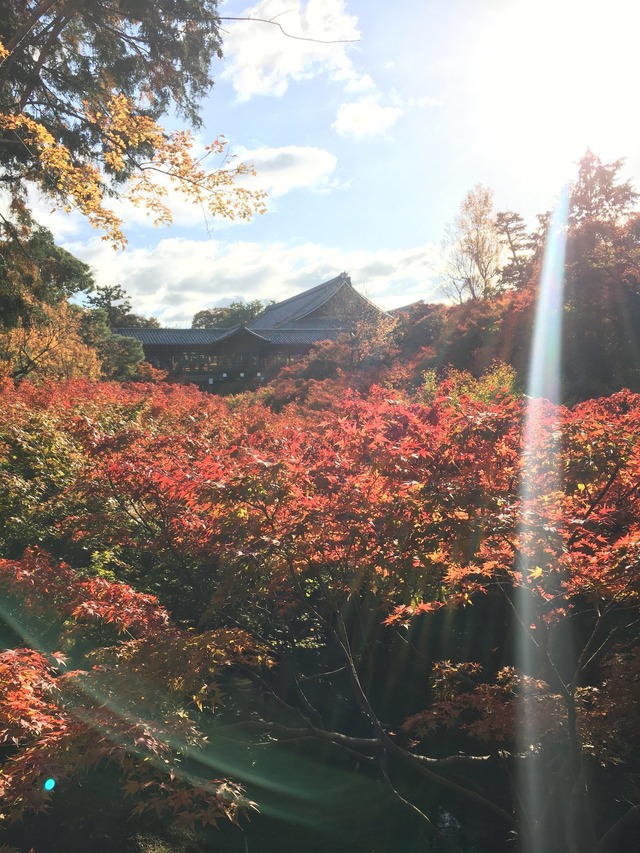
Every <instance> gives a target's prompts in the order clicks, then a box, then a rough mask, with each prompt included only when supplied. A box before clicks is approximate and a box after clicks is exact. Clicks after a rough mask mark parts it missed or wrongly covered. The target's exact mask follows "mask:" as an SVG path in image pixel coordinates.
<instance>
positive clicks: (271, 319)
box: [249, 272, 352, 331]
mask: <svg viewBox="0 0 640 853" xmlns="http://www.w3.org/2000/svg"><path fill="white" fill-rule="evenodd" d="M345 285H346V286H347V287H351V286H352V285H351V279H350V278H349V276H348V275H347V274H346V273H344V272H343V273H340V275H338V276H336V277H335V278H332V279H331V280H330V281H325V282H324V283H323V284H319V285H317V286H316V287H312V288H311V289H310V290H305V291H304V293H298V294H297V295H296V296H291V297H290V298H289V299H285V300H284V301H283V302H278V303H277V304H276V305H271V306H270V307H269V308H267V309H266V311H264V312H263V313H262V314H261V315H260V316H259V317H258V318H257V319H256V320H254V321H253V323H251V325H250V327H249V328H250V329H254V330H256V331H262V330H263V329H278V328H291V327H292V326H294V325H295V326H297V325H298V322H299V321H300V320H302V319H303V318H304V317H306V316H307V315H308V314H311V312H312V311H316V310H317V309H318V308H320V306H321V305H324V303H325V302H327V300H329V299H330V298H331V297H332V296H333V295H334V294H336V293H337V292H338V291H339V290H340V288H341V287H344V286H345Z"/></svg>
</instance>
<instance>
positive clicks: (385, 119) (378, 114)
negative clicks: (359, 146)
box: [332, 95, 403, 139]
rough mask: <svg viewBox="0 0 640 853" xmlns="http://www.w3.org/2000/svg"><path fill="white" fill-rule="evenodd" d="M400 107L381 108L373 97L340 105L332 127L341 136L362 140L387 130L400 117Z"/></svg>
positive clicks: (401, 111)
mask: <svg viewBox="0 0 640 853" xmlns="http://www.w3.org/2000/svg"><path fill="white" fill-rule="evenodd" d="M402 113H403V110H402V108H401V107H382V106H380V104H379V103H378V100H377V98H376V97H375V96H373V95H369V96H368V97H366V98H361V99H360V100H359V101H352V102H350V103H347V104H341V105H340V108H339V109H338V115H337V116H336V120H335V121H334V123H333V125H332V127H333V129H334V130H335V131H336V132H337V133H339V134H340V135H341V136H353V137H355V138H356V139H362V138H363V137H365V136H376V135H377V134H380V133H384V132H385V131H387V130H389V128H390V127H392V126H393V125H394V124H395V123H396V121H397V120H398V119H399V118H400V116H401V115H402Z"/></svg>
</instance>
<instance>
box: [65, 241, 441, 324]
mask: <svg viewBox="0 0 640 853" xmlns="http://www.w3.org/2000/svg"><path fill="white" fill-rule="evenodd" d="M66 248H68V249H69V250H70V251H71V252H73V253H74V254H75V255H77V256H78V257H80V258H82V260H84V261H86V262H87V263H89V264H90V265H91V266H92V267H93V268H94V269H95V271H96V275H97V280H98V283H99V284H103V285H104V284H115V283H119V284H121V285H122V286H123V287H124V289H125V290H126V291H127V292H128V293H129V294H130V295H131V297H132V299H133V306H134V310H135V311H137V312H139V313H142V314H146V315H154V316H156V317H158V318H159V319H160V321H161V322H162V323H163V324H164V325H166V326H178V327H179V326H183V327H184V326H189V325H190V323H191V318H192V317H193V315H194V314H195V312H196V311H199V310H200V309H202V308H208V307H211V306H213V305H224V304H228V303H229V302H231V301H233V300H236V299H240V298H242V299H246V300H250V299H262V300H268V299H276V300H281V299H286V298H287V297H289V296H292V295H294V294H295V293H299V292H300V291H302V290H306V289H307V288H309V287H313V286H315V285H316V284H320V283H321V282H322V281H326V280H327V279H329V278H332V277H333V276H335V275H337V274H338V273H340V272H342V271H343V270H346V271H347V272H348V273H349V274H350V275H351V280H352V281H353V283H354V285H355V286H356V287H358V288H359V289H360V290H361V291H362V292H363V293H365V294H366V296H368V297H369V298H370V299H372V300H373V301H374V302H376V303H377V304H378V305H380V306H381V307H383V308H393V307H397V306H399V305H405V304H407V303H409V302H413V301H416V300H418V299H431V298H434V283H433V281H432V280H431V277H430V269H431V268H432V266H433V264H434V259H435V258H436V257H437V248H436V247H434V246H431V245H428V246H418V247H414V248H410V249H394V250H391V249H378V250H376V251H365V250H359V249H358V250H344V249H338V248H334V247H331V246H323V245H320V244H318V243H303V244H300V245H297V246H289V245H286V244H285V243H258V242H250V241H242V240H237V241H222V240H186V239H179V238H168V239H165V240H161V241H160V242H159V243H158V244H157V245H156V246H154V247H150V248H145V249H129V250H127V251H126V252H124V253H114V252H113V250H111V249H109V247H108V246H106V245H105V244H104V243H103V242H101V241H100V239H99V238H94V239H93V240H91V241H90V242H89V243H84V244H80V243H68V244H66Z"/></svg>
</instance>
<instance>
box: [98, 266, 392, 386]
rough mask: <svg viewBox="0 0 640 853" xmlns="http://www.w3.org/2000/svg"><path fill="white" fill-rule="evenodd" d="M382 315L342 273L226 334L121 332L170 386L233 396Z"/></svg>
mask: <svg viewBox="0 0 640 853" xmlns="http://www.w3.org/2000/svg"><path fill="white" fill-rule="evenodd" d="M376 316H384V312H383V311H381V310H380V309H379V308H377V307H376V306H375V305H374V304H373V303H372V302H370V301H369V300H368V299H366V298H365V297H364V296H362V295H361V294H359V293H358V291H357V290H356V289H355V288H354V287H353V285H352V284H351V279H350V278H349V276H348V275H347V274H346V273H341V274H340V275H339V276H336V278H332V279H331V280H330V281H325V282H324V283H323V284H319V285H317V286H316V287H312V288H311V289H310V290H305V291H304V292H303V293H299V294H298V295H297V296H292V297H290V298H289V299H285V300H284V302H278V303H275V304H274V305H271V306H269V307H268V308H267V309H266V310H265V311H264V312H263V313H262V314H260V316H259V317H257V318H256V319H255V320H254V321H253V323H251V324H250V325H249V326H234V327H233V328H230V329H149V328H145V329H137V328H136V329H133V328H131V329H125V328H117V329H114V330H113V331H114V332H115V333H116V334H118V335H123V336H125V337H132V338H137V339H138V340H139V341H140V342H141V343H142V346H143V349H144V353H145V358H146V359H147V361H149V362H150V363H151V364H153V365H154V366H155V367H158V368H161V369H162V370H166V371H168V373H169V378H170V379H171V380H173V381H175V382H183V383H189V384H196V385H199V386H201V387H202V389H203V390H209V391H214V392H216V393H223V394H224V393H233V392H235V391H239V390H243V389H245V388H248V387H256V386H257V385H259V384H260V383H261V382H263V381H265V380H266V379H269V378H271V377H272V376H274V375H275V374H276V373H277V371H278V370H279V369H280V368H281V367H282V366H284V365H287V364H292V363H293V362H295V361H297V360H298V359H300V358H301V357H302V356H304V355H306V354H307V353H308V352H309V350H310V349H311V347H312V346H313V344H316V343H319V342H320V341H325V340H336V339H337V338H339V337H340V336H342V335H345V334H350V333H352V332H353V331H354V329H355V327H356V325H357V323H358V322H359V321H361V320H362V319H364V318H367V319H370V318H372V317H376Z"/></svg>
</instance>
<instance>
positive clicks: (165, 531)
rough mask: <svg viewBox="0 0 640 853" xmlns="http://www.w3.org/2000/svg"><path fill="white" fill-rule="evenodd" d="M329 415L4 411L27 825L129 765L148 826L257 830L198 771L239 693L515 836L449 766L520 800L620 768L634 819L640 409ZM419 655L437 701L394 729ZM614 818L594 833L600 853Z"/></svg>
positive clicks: (511, 405)
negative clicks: (158, 815)
mask: <svg viewBox="0 0 640 853" xmlns="http://www.w3.org/2000/svg"><path fill="white" fill-rule="evenodd" d="M320 386H322V382H320V383H319V387H318V391H317V395H316V399H317V400H318V401H320V400H322V402H321V404H319V405H317V406H304V407H302V406H300V405H298V404H297V403H296V402H290V403H288V404H286V403H285V404H282V400H280V402H279V404H278V407H277V410H274V409H273V408H271V407H270V406H269V405H267V402H266V398H265V396H264V395H261V394H258V395H256V396H251V395H246V396H244V397H242V398H236V399H232V400H225V399H221V398H216V397H211V396H206V395H202V394H200V393H199V392H197V391H195V390H192V389H188V388H184V387H176V386H173V387H172V386H162V385H156V386H137V387H133V386H121V385H116V384H107V383H104V384H100V385H93V384H91V383H88V382H70V383H67V384H58V385H56V387H55V389H53V390H52V389H51V388H45V387H40V388H35V387H32V386H30V385H28V384H27V383H23V384H22V385H21V386H20V387H19V388H14V387H13V386H12V385H10V384H8V383H7V385H6V386H5V387H4V389H3V391H4V395H3V403H2V407H0V498H1V499H0V506H1V507H2V518H1V519H0V521H2V525H3V526H2V533H0V547H1V548H2V552H3V553H4V554H5V558H4V559H3V560H2V562H0V586H1V588H2V594H3V599H4V601H5V602H6V614H7V618H8V619H9V620H10V624H12V625H13V626H14V627H15V630H16V632H17V633H18V634H19V633H20V632H22V635H23V636H24V638H25V639H26V640H27V642H26V643H19V642H16V649H14V650H11V651H9V652H7V653H6V654H5V656H4V657H3V659H2V660H3V662H2V665H3V667H4V668H5V669H4V672H5V681H4V683H5V684H6V685H8V688H7V689H6V690H5V691H4V693H3V698H2V708H1V715H2V716H1V719H2V732H3V735H2V736H3V738H4V739H5V741H6V742H7V743H8V744H11V745H12V746H11V752H10V755H9V757H8V759H7V761H6V762H5V766H4V770H3V779H4V785H5V788H6V796H7V798H8V800H7V801H8V802H9V803H10V804H11V803H13V805H12V807H11V814H12V815H13V816H14V817H15V816H17V817H20V816H21V815H22V814H23V813H24V811H25V810H26V809H38V808H41V807H43V805H45V804H46V802H47V801H48V799H50V795H49V794H47V793H46V792H43V791H42V790H41V789H37V786H36V785H35V784H34V780H35V779H36V778H40V776H41V775H42V773H44V772H46V773H49V774H51V775H54V773H55V774H56V775H57V776H59V778H61V779H64V778H70V777H71V776H73V774H76V773H78V772H80V771H82V772H84V770H85V769H86V768H87V767H95V766H98V765H99V764H100V763H101V762H103V761H107V760H108V761H111V762H114V763H116V764H117V765H118V766H119V767H120V769H121V775H122V781H123V785H124V790H125V793H126V794H127V795H131V796H132V797H133V798H134V799H135V805H134V808H135V809H136V812H137V813H139V812H141V811H144V810H145V809H147V808H150V809H154V810H156V811H159V812H163V811H166V812H167V813H173V812H174V811H175V812H176V813H180V814H182V815H183V816H184V817H185V819H186V821H187V822H191V821H194V820H196V821H198V822H199V823H213V822H214V820H215V819H217V818H218V817H219V816H221V815H223V814H225V815H227V816H231V817H232V818H234V819H235V817H236V815H237V814H238V813H239V810H240V809H241V808H242V806H243V803H244V800H243V795H242V793H241V791H240V789H239V788H238V786H237V783H235V782H224V781H222V780H206V779H200V778H194V777H193V776H192V775H191V774H190V773H184V772H182V770H181V768H182V767H183V764H182V763H181V762H182V761H183V758H182V756H184V754H185V752H186V753H187V754H191V753H190V750H193V749H196V748H197V745H198V743H200V742H201V738H202V731H201V727H200V724H201V722H202V720H204V719H206V718H208V717H210V716H211V715H216V714H218V713H220V709H221V708H222V707H223V703H225V702H228V701H230V702H231V703H232V704H233V701H234V699H233V690H234V677H236V676H237V675H241V676H242V678H244V679H249V680H250V682H251V684H252V685H253V688H254V689H253V691H252V693H251V696H252V700H251V701H252V702H254V703H255V704H254V705H253V706H252V708H251V712H250V713H249V715H248V720H249V722H250V723H251V725H254V726H257V727H258V728H259V729H260V728H261V729H262V730H263V731H264V732H265V733H266V734H268V736H269V737H282V738H284V739H285V740H286V739H287V738H289V737H302V736H304V737H307V738H309V737H310V738H316V739H318V740H319V741H321V742H327V741H329V742H331V743H332V744H333V745H334V747H335V748H336V749H347V750H350V751H351V752H354V751H355V752H356V753H358V754H359V755H360V756H361V760H364V759H365V758H366V759H367V760H369V761H372V762H373V763H374V764H375V765H376V766H377V764H378V762H380V761H381V758H380V756H381V755H382V754H383V753H384V754H385V755H391V756H393V757H394V761H398V762H400V763H403V762H404V763H405V764H406V766H407V767H408V768H410V770H411V772H418V773H422V774H423V775H427V776H428V778H429V779H430V780H431V782H434V783H437V784H439V785H442V786H444V788H445V789H448V790H455V792H456V796H463V797H468V798H470V799H471V800H473V801H474V802H475V803H476V804H478V803H479V804H480V805H482V806H483V807H485V808H488V809H489V810H491V811H492V813H494V814H497V815H499V816H500V819H501V820H502V821H504V822H505V823H506V824H507V825H508V826H509V827H511V828H513V827H514V826H516V825H517V818H516V817H515V816H514V815H515V812H516V805H511V806H510V805H508V803H509V802H510V800H509V797H513V799H512V801H511V802H513V803H515V802H516V799H517V798H516V795H515V794H514V793H513V792H512V793H511V794H509V793H504V795H503V796H502V798H501V799H500V801H499V802H496V801H491V800H490V798H488V797H485V796H484V795H482V796H481V795H479V794H478V793H477V792H475V793H474V791H473V789H472V787H464V786H460V785H459V784H458V782H456V781H455V780H454V779H453V778H451V777H450V776H448V775H447V773H448V772H449V771H448V768H449V767H450V766H453V764H454V763H455V761H462V760H466V761H469V762H473V761H475V760H477V761H480V760H482V761H486V762H489V763H490V765H491V766H492V768H493V771H492V772H493V773H494V774H497V776H498V777H499V778H501V779H502V780H503V783H504V786H505V791H508V790H509V784H510V783H509V780H510V779H511V778H512V777H513V775H514V773H513V772H512V771H513V768H514V766H517V765H519V764H521V763H525V764H526V763H527V762H530V761H532V760H534V757H535V760H536V761H539V762H540V763H541V765H542V766H545V767H546V766H548V768H549V772H551V771H552V770H553V768H554V767H555V766H556V764H557V763H558V762H559V761H560V758H559V757H558V756H565V758H566V761H565V759H563V761H565V763H564V764H563V767H564V770H563V775H562V779H563V780H564V781H566V779H568V778H573V782H572V783H571V784H572V785H574V786H575V785H578V784H579V782H578V780H579V779H584V778H585V773H586V774H587V775H591V776H594V775H597V774H598V773H601V772H602V773H605V772H606V773H610V772H613V771H612V769H611V768H618V770H616V772H619V773H620V774H621V775H620V777H619V778H620V780H621V781H620V783H619V785H618V783H616V785H618V787H616V786H614V787H613V788H612V790H614V791H616V792H618V793H619V792H621V791H623V790H624V791H627V792H628V784H629V779H630V778H632V776H633V772H635V771H634V768H635V767H636V766H637V746H638V732H639V730H638V727H637V720H636V719H635V715H634V712H633V708H634V703H635V702H636V700H637V683H638V678H639V677H640V676H639V673H640V669H639V665H640V660H639V659H638V654H637V648H636V645H635V642H634V628H633V626H634V625H635V624H636V623H637V619H638V616H639V614H638V594H639V592H640V588H639V585H640V572H639V571H638V568H639V561H640V488H639V486H638V483H639V482H640V476H639V475H640V448H639V441H640V398H639V397H638V396H637V395H634V394H631V393H629V392H620V393H618V394H615V395H613V396H611V397H608V398H602V399H599V400H593V401H588V402H585V403H582V404H580V405H578V406H576V407H574V408H573V409H569V408H564V407H559V406H554V405H551V404H549V403H545V402H538V403H529V405H528V407H527V405H526V404H525V401H523V400H522V399H521V398H520V397H519V396H517V395H515V394H513V393H511V392H510V391H508V390H507V389H505V388H501V387H493V386H491V387H490V386H489V385H488V384H487V385H486V387H484V388H483V391H482V393H481V394H477V393H474V388H473V387H469V386H467V387H461V385H460V384H458V385H456V383H455V382H454V381H452V380H449V381H445V382H443V383H440V384H436V385H434V386H433V387H431V388H430V390H429V393H428V397H427V398H425V393H424V391H420V392H416V393H415V394H413V395H411V394H409V393H401V392H397V391H392V390H390V389H388V388H382V387H375V386H374V387H372V388H371V389H370V390H369V391H368V392H367V393H366V394H365V393H358V392H357V391H355V390H353V389H346V388H344V387H341V388H340V386H339V385H337V384H336V383H335V382H333V380H330V379H329V380H327V385H326V387H325V391H328V389H331V393H330V394H329V393H326V394H324V396H322V395H321V387H320ZM526 417H535V420H536V423H537V424H538V429H537V431H536V433H535V435H533V436H531V435H529V437H528V438H527V430H526V428H525V421H526ZM525 486H526V488H525ZM36 543H38V547H34V545H35V544H36ZM51 555H58V556H57V557H54V556H51ZM59 557H64V560H63V561H61V560H60V559H59ZM522 600H526V603H527V608H526V612H527V619H526V622H523V621H522V620H521V619H520V616H519V612H520V611H519V609H518V607H519V605H518V602H519V601H522ZM160 602H161V603H160ZM474 613H477V614H478V616H474V615H473V614H474ZM470 614H471V615H470ZM474 619H475V621H474ZM483 620H484V621H483ZM420 625H425V626H427V629H426V630H427V631H431V632H432V633H431V634H429V635H428V636H431V637H432V638H434V639H432V640H431V641H430V643H429V645H428V646H427V647H425V648H426V649H427V652H426V653H425V652H424V651H423V652H419V651H417V650H415V649H413V645H412V644H413V643H414V640H415V638H416V637H417V636H418V635H419V634H418V633H417V632H419V631H420V630H422V629H421V628H419V627H416V626H420ZM465 625H475V628H474V629H473V632H471V633H470V632H469V630H467V629H466V628H465V627H464V626H465ZM428 626H431V627H428ZM447 626H449V627H448V628H447ZM403 637H404V638H405V639H402V638H403ZM436 638H437V639H436ZM480 639H482V642H481V641H480ZM520 641H524V642H525V643H526V644H529V647H530V649H531V655H530V656H529V663H528V664H527V665H526V666H524V665H523V664H522V662H521V660H520V658H519V657H518V651H517V644H518V642H520ZM398 643H407V644H408V647H409V649H410V650H411V651H410V656H411V660H412V661H413V662H412V670H411V671H412V672H413V673H414V675H413V676H412V678H413V679H414V681H412V682H411V683H410V684H405V685H402V684H401V681H397V682H396V683H397V696H396V697H395V701H396V703H397V705H396V706H393V705H389V704H387V705H384V707H383V706H382V705H381V706H380V707H378V706H377V703H380V702H382V700H381V698H380V696H379V691H378V692H376V684H378V683H379V679H380V678H381V677H382V676H381V672H383V671H384V672H385V673H386V677H388V678H392V677H395V676H394V672H396V671H397V672H401V671H402V667H403V666H407V665H408V664H407V663H406V660H405V658H403V657H399V656H398V651H397V648H398V645H397V644H398ZM21 646H23V647H22V648H21ZM445 646H446V648H447V651H446V653H445V654H441V655H440V657H443V658H447V659H446V660H439V658H438V649H439V648H444V647H445ZM54 650H55V651H58V650H60V651H61V653H62V656H65V657H66V658H67V659H68V663H65V661H64V657H62V656H60V655H57V656H54V655H53V652H54ZM406 654H407V653H406V652H405V655H406ZM402 661H405V662H404V663H402ZM430 672H431V676H430ZM374 697H377V698H374ZM385 701H387V702H388V700H385ZM338 706H342V707H348V708H349V712H348V713H347V714H346V716H344V717H343V719H342V720H341V721H340V722H339V723H337V724H335V727H332V725H330V720H334V719H335V708H336V707H338ZM276 708H278V709H279V713H275V711H274V709H276ZM524 714H526V716H527V717H528V719H529V720H530V721H532V723H531V725H532V732H533V734H532V736H531V742H530V743H528V744H526V745H524V746H523V744H522V738H521V732H520V730H519V726H520V722H519V721H520V720H521V719H522V717H523V715H524ZM283 715H284V717H283ZM383 719H388V720H389V721H390V724H387V723H383V722H382V720H383ZM393 731H395V734H393V733H392V732H393ZM363 732H364V734H363ZM452 733H453V734H454V735H455V738H456V739H457V740H456V749H455V750H454V754H452V755H449V756H447V755H443V754H442V749H443V744H444V743H447V740H446V739H447V738H449V737H450V736H452ZM463 743H464V744H465V750H466V751H465V754H464V756H461V755H460V754H459V753H460V748H461V745H462V744H463ZM434 753H435V754H434ZM147 758H148V759H149V760H148V761H147V760H146V759H147ZM554 762H556V764H554ZM474 766H475V765H474ZM380 767H381V769H380V772H381V773H382V774H383V777H384V774H385V773H386V774H387V777H388V774H389V772H392V770H389V769H388V768H387V766H386V765H385V764H381V765H380ZM49 768H51V769H49ZM619 768H625V769H624V771H623V770H620V769H619ZM434 774H435V776H434ZM571 774H574V776H573V777H571ZM625 774H628V775H625ZM515 775H517V773H516V774H515ZM387 777H384V778H387ZM389 784H392V783H391V782H389ZM563 784H564V782H563ZM568 784H569V783H567V785H568ZM580 784H582V783H580ZM456 785H457V786H458V787H457V788H456ZM570 787H571V786H569V788H570ZM392 788H393V785H392ZM393 790H395V788H393ZM584 796H587V794H584ZM625 796H626V795H625ZM478 798H480V799H478ZM556 800H557V803H558V804H559V805H558V809H557V810H556V811H553V810H551V811H550V812H549V814H548V815H547V814H545V816H544V817H543V818H541V819H544V820H548V821H550V823H549V825H550V826H554V827H555V828H556V830H557V821H559V820H561V817H560V816H559V814H560V813H561V812H562V811H563V809H564V806H562V803H564V804H565V806H566V809H568V810H569V811H571V808H573V806H571V807H570V806H569V805H567V801H566V800H563V799H562V797H561V796H560V794H558V796H557V797H556V798H555V799H554V802H555V801H556ZM571 802H573V800H572V801H571ZM607 808H608V807H607ZM566 809H565V811H566ZM607 814H608V813H606V808H604V807H603V809H601V810H599V809H597V808H594V815H595V818H594V820H595V821H596V824H597V825H596V827H595V829H594V832H596V834H598V833H599V834H600V835H604V834H605V832H606V831H608V830H607V826H606V822H605V821H606V819H607ZM550 815H551V816H550ZM194 816H196V817H194ZM562 819H564V818H562ZM553 821H556V823H553ZM614 825H615V822H614Z"/></svg>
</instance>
